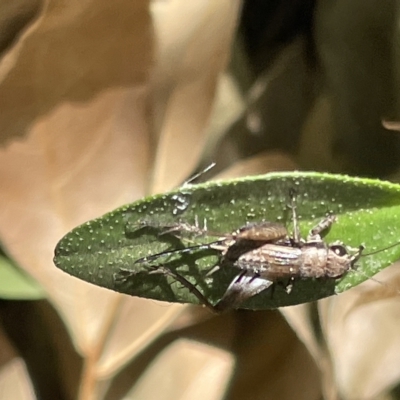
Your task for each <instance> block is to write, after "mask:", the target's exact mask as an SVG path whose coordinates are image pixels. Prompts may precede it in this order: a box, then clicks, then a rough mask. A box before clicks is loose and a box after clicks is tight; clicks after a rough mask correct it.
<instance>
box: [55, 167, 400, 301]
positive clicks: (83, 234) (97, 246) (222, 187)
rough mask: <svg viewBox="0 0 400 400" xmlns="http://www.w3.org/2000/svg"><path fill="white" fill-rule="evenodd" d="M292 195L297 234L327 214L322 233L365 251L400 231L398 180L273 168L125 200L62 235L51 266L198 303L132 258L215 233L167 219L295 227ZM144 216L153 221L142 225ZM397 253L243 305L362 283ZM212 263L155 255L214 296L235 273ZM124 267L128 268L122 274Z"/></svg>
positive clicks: (208, 254) (209, 257)
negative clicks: (192, 230)
mask: <svg viewBox="0 0 400 400" xmlns="http://www.w3.org/2000/svg"><path fill="white" fill-rule="evenodd" d="M291 189H295V191H296V193H297V206H298V209H297V211H298V215H299V219H300V228H301V232H302V235H303V237H304V236H305V235H306V234H307V232H308V230H309V229H310V228H311V227H312V226H313V225H315V224H316V223H317V222H319V221H320V220H321V219H322V218H323V217H324V216H325V215H326V214H327V213H328V212H332V213H334V214H336V215H337V216H338V222H336V223H335V224H334V225H333V226H332V229H331V230H330V231H329V233H328V234H327V236H326V237H325V240H326V241H327V242H328V243H330V242H334V241H336V240H340V241H342V242H344V244H345V245H348V246H353V247H358V246H359V245H360V244H363V245H365V247H366V250H365V253H369V252H372V251H375V250H379V249H383V248H385V247H387V246H389V245H392V244H394V243H395V242H397V241H399V238H400V185H396V184H392V183H389V182H382V181H378V180H370V179H361V178H351V177H348V176H341V175H330V174H321V173H306V172H290V173H271V174H267V175H263V176H253V177H247V178H242V179H236V180H231V181H225V182H208V183H205V184H201V185H187V186H183V187H181V188H179V190H176V191H173V192H170V193H166V194H162V195H157V196H153V197H149V198H146V199H144V200H140V201H137V202H136V203H133V204H130V205H126V206H124V207H121V208H119V209H117V210H115V211H113V212H110V213H108V214H106V215H104V216H103V217H101V218H98V219H95V220H93V221H89V222H87V223H85V224H83V225H81V226H79V227H77V228H75V229H74V230H72V231H71V232H70V233H68V234H67V235H66V236H65V237H64V238H63V239H62V240H61V241H60V242H59V243H58V245H57V248H56V251H55V258H54V262H55V264H56V265H57V266H58V267H59V268H61V269H62V270H64V271H65V272H68V273H69V274H71V275H74V276H76V277H78V278H81V279H84V280H85V281H87V282H91V283H94V284H96V285H99V286H103V287H106V288H109V289H112V290H115V291H118V292H121V293H127V294H131V295H134V296H141V297H146V298H152V299H158V300H163V301H169V302H190V303H198V300H197V298H196V297H195V296H194V295H193V294H192V293H190V292H189V290H188V289H187V288H185V287H182V285H181V284H180V283H178V282H176V281H175V280H174V279H172V278H171V277H166V276H164V275H161V274H150V273H149V268H148V267H149V266H148V265H146V264H144V263H136V264H135V263H134V262H135V261H136V260H138V259H139V258H141V257H144V256H147V255H150V254H157V253H160V252H163V251H167V250H177V249H183V248H185V247H188V246H193V245H194V244H201V243H209V242H212V241H213V240H215V236H214V237H211V236H210V237H204V236H202V237H192V238H189V237H187V236H188V235H185V237H182V235H181V237H177V236H176V234H175V235H174V234H173V233H165V228H164V229H163V228H162V226H163V225H169V224H172V223H176V222H178V221H179V222H184V223H187V224H191V225H193V224H195V221H196V220H198V221H199V222H200V225H201V226H202V224H203V221H206V223H207V229H208V230H209V231H214V232H220V233H221V234H224V233H231V232H233V231H235V230H237V229H238V228H239V227H241V226H243V225H245V224H246V223H248V222H258V221H261V220H267V221H280V222H282V223H284V224H286V226H287V227H288V229H289V231H292V221H291V218H290V212H289V210H288V207H287V204H288V202H289V191H290V190H291ZM143 221H145V222H146V223H147V224H151V225H153V227H143V226H141V225H140V222H143ZM399 258H400V246H394V247H392V248H390V249H388V250H386V251H382V252H379V253H377V254H374V255H371V256H368V257H362V258H361V259H360V260H359V262H358V263H357V264H358V265H359V268H358V270H357V271H354V272H353V271H352V272H349V273H348V274H347V275H346V276H344V277H343V278H342V279H340V280H336V281H335V280H332V279H331V280H328V279H319V280H317V279H304V280H299V281H296V282H295V283H294V285H293V290H292V291H291V293H289V294H288V293H286V291H285V289H284V288H283V287H282V286H281V285H274V290H270V289H268V290H266V291H264V292H262V293H260V294H259V295H257V296H254V297H253V298H252V299H250V300H249V301H247V302H246V303H244V304H243V308H251V309H265V308H275V307H282V306H288V305H294V304H299V303H303V302H308V301H314V300H317V299H320V298H323V297H326V296H330V295H332V294H335V293H340V292H342V291H344V290H347V289H349V288H351V287H353V286H354V285H357V284H359V283H360V282H362V281H364V280H366V279H367V278H368V277H370V276H372V275H374V274H376V273H377V272H378V271H380V270H381V269H383V268H385V267H387V266H388V265H390V264H391V263H393V262H394V261H396V260H397V259H399ZM217 264H218V252H217V251H216V250H208V251H204V250H197V251H193V252H191V253H185V254H183V253H180V252H174V253H172V254H169V255H164V256H161V257H159V258H157V259H156V260H153V261H152V262H151V265H164V266H166V267H168V268H170V269H172V270H175V271H176V272H178V273H179V274H181V275H183V276H185V277H186V278H187V279H188V280H190V281H191V282H192V283H194V284H196V286H197V288H198V289H199V290H200V291H201V292H202V293H203V294H204V295H205V296H206V297H207V298H208V299H209V300H210V301H211V302H212V303H216V302H217V301H218V300H219V299H220V298H221V296H222V295H223V293H224V292H225V290H226V288H227V287H228V285H229V283H230V282H231V280H232V279H233V278H234V277H235V276H236V275H237V274H238V273H239V271H238V270H237V269H236V268H234V267H224V268H221V269H220V270H219V271H217V272H215V273H213V274H212V275H211V276H209V277H206V276H205V275H206V273H207V271H209V270H210V269H211V268H212V267H213V266H215V265H217ZM121 269H128V270H131V271H134V275H132V276H129V277H126V279H124V276H125V275H124V274H123V273H122V272H121Z"/></svg>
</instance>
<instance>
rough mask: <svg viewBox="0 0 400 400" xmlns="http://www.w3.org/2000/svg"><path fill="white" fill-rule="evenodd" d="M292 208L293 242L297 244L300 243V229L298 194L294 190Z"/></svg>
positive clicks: (291, 194) (291, 191)
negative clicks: (298, 221)
mask: <svg viewBox="0 0 400 400" xmlns="http://www.w3.org/2000/svg"><path fill="white" fill-rule="evenodd" d="M289 196H290V208H291V210H292V222H293V241H294V242H295V243H299V242H300V229H299V225H298V223H297V210H296V209H297V204H296V193H295V191H294V190H290V192H289Z"/></svg>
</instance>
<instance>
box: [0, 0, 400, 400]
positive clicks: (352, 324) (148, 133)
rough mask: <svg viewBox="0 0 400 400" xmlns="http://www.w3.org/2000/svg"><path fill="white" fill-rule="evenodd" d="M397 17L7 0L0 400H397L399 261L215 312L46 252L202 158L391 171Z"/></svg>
mask: <svg viewBox="0 0 400 400" xmlns="http://www.w3.org/2000/svg"><path fill="white" fill-rule="evenodd" d="M399 17H400V14H399V5H398V1H396V0H387V1H385V2H380V1H377V0H352V1H348V0H336V1H332V0H292V1H290V2H287V1H283V0H274V1H264V0H243V1H239V0H219V1H214V0H191V1H190V2H188V1H184V0H153V1H150V0H135V1H134V2H129V1H126V0H117V1H114V2H109V1H104V0H82V1H80V2H78V3H77V2H61V1H60V0H35V1H32V0H29V1H28V0H5V1H3V2H2V3H1V4H0V110H1V112H0V143H1V148H0V187H1V191H0V204H1V207H0V241H1V243H2V249H3V252H2V254H1V259H0V278H1V279H0V296H1V300H0V398H1V399H3V398H4V399H17V400H18V399H29V400H31V399H43V400H47V399H66V400H69V399H79V400H86V399H99V400H103V399H104V400H114V399H115V400H118V399H126V400H128V399H153V398H157V399H191V400H192V399H200V398H201V399H243V398H249V399H278V398H279V399H293V398H296V399H307V400H308V399H320V398H325V399H339V398H340V399H385V400H386V399H395V398H399V390H398V382H399V379H400V364H399V362H398V360H399V359H400V335H398V327H399V326H398V321H399V317H400V307H399V305H400V304H399V295H398V290H397V289H395V287H396V283H397V286H398V285H399V283H400V282H397V281H399V280H400V276H399V274H398V273H397V272H396V266H393V267H391V268H388V269H387V270H385V271H383V272H382V273H381V274H380V275H379V277H378V278H377V279H378V280H379V281H388V282H389V283H387V284H383V285H378V284H376V282H372V281H369V282H366V283H365V284H362V285H360V286H359V287H357V288H355V289H352V290H351V291H348V292H346V293H344V294H342V295H340V296H336V297H335V298H329V299H326V300H323V301H320V302H318V303H317V304H307V305H302V306H296V307H289V308H285V309H282V310H281V312H278V311H275V312H273V311H265V312H249V311H237V312H232V313H230V314H227V315H223V316H220V317H216V316H212V315H210V313H209V312H207V311H206V310H203V309H202V308H200V307H188V306H180V305H169V304H166V303H157V302H155V301H148V300H144V299H138V298H130V297H128V296H124V295H120V294H117V293H113V292H111V291H107V290H105V289H101V288H98V287H95V286H92V285H89V284H87V283H84V282H81V281H79V280H78V279H75V278H72V277H70V276H67V275H66V274H64V273H62V272H61V271H59V270H57V269H56V268H55V267H54V265H53V264H52V257H53V250H54V247H55V244H56V243H57V241H58V240H59V239H60V238H61V237H62V236H63V235H64V234H65V233H66V232H68V231H69V230H70V229H72V228H73V227H75V226H76V225H78V224H80V223H83V222H85V221H87V220H89V219H91V218H94V217H98V216H100V215H102V214H103V213H105V212H107V211H110V210H112V209H114V208H116V207H118V206H120V205H122V204H124V203H128V202H131V201H134V200H136V199H138V198H141V197H143V196H145V195H147V194H151V193H158V192H162V191H165V190H168V189H171V188H173V187H176V186H178V185H179V184H180V183H181V182H183V181H184V180H185V179H186V178H187V177H189V176H190V175H192V174H193V173H194V171H196V170H199V169H201V168H202V167H203V166H205V165H207V164H209V163H210V162H211V161H215V162H216V163H217V166H216V168H215V169H214V170H213V171H212V172H211V173H210V174H213V175H215V174H218V176H219V177H225V178H228V177H235V176H241V175H250V174H260V173H265V172H268V171H277V170H293V169H301V170H317V171H329V172H338V173H348V174H353V175H361V176H373V177H378V178H388V179H392V180H397V177H398V169H399V141H400V136H399V133H398V131H399V130H400V124H399V122H398V121H399V119H400V115H399V114H400V111H399V93H400V91H399V87H398V86H399V82H400V79H399V71H400V67H399V60H400V59H399V55H400V51H399V43H400V40H399ZM210 177H211V176H210Z"/></svg>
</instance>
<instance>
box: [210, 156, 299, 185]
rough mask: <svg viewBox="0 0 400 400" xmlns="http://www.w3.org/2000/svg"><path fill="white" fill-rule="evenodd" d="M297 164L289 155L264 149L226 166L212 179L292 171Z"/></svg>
mask: <svg viewBox="0 0 400 400" xmlns="http://www.w3.org/2000/svg"><path fill="white" fill-rule="evenodd" d="M296 167H297V165H296V164H295V162H294V161H292V159H291V158H290V156H289V155H287V154H284V153H281V152H274V151H265V152H262V153H259V154H257V155H256V156H253V157H249V158H245V159H243V160H240V161H238V162H236V163H235V164H233V165H232V166H231V167H229V168H226V169H225V170H223V171H222V172H221V173H219V174H218V175H216V176H215V177H214V179H229V178H235V177H240V176H247V175H258V174H266V173H267V172H273V171H292V170H295V169H296Z"/></svg>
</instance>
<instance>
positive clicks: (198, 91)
mask: <svg viewBox="0 0 400 400" xmlns="http://www.w3.org/2000/svg"><path fill="white" fill-rule="evenodd" d="M154 6H155V8H154V15H155V19H154V23H155V29H156V38H157V48H158V51H159V52H158V58H157V63H156V66H155V68H154V71H153V75H152V80H153V84H154V86H153V91H152V97H153V99H154V106H155V111H156V113H155V115H156V117H155V127H156V132H158V135H157V140H158V146H157V154H156V157H155V163H154V166H153V180H152V192H155V193H157V192H160V191H162V190H164V188H165V185H168V186H169V187H171V186H175V185H177V184H179V183H180V182H182V181H183V180H184V179H185V178H186V177H187V173H186V171H187V170H188V169H189V170H190V169H194V167H195V166H196V165H197V163H198V159H199V157H200V156H201V152H202V151H203V147H204V144H205V140H206V138H205V133H206V128H207V124H208V120H209V117H210V113H211V111H212V105H213V100H214V95H215V92H216V84H217V80H218V78H219V75H220V74H221V72H222V71H223V69H224V68H225V66H226V63H227V62H228V57H229V52H230V44H231V41H232V36H233V33H234V29H235V27H236V20H237V15H238V12H239V6H240V1H238V0H233V1H232V0H219V1H217V2H216V1H212V0H203V1H186V2H183V1H169V2H159V1H158V2H155V4H154ZM176 21H185V22H186V23H177V22H176ZM189 21H190V22H189ZM189 155H190V157H189ZM182 161H184V162H185V163H186V165H185V167H184V168H183V165H182Z"/></svg>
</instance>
